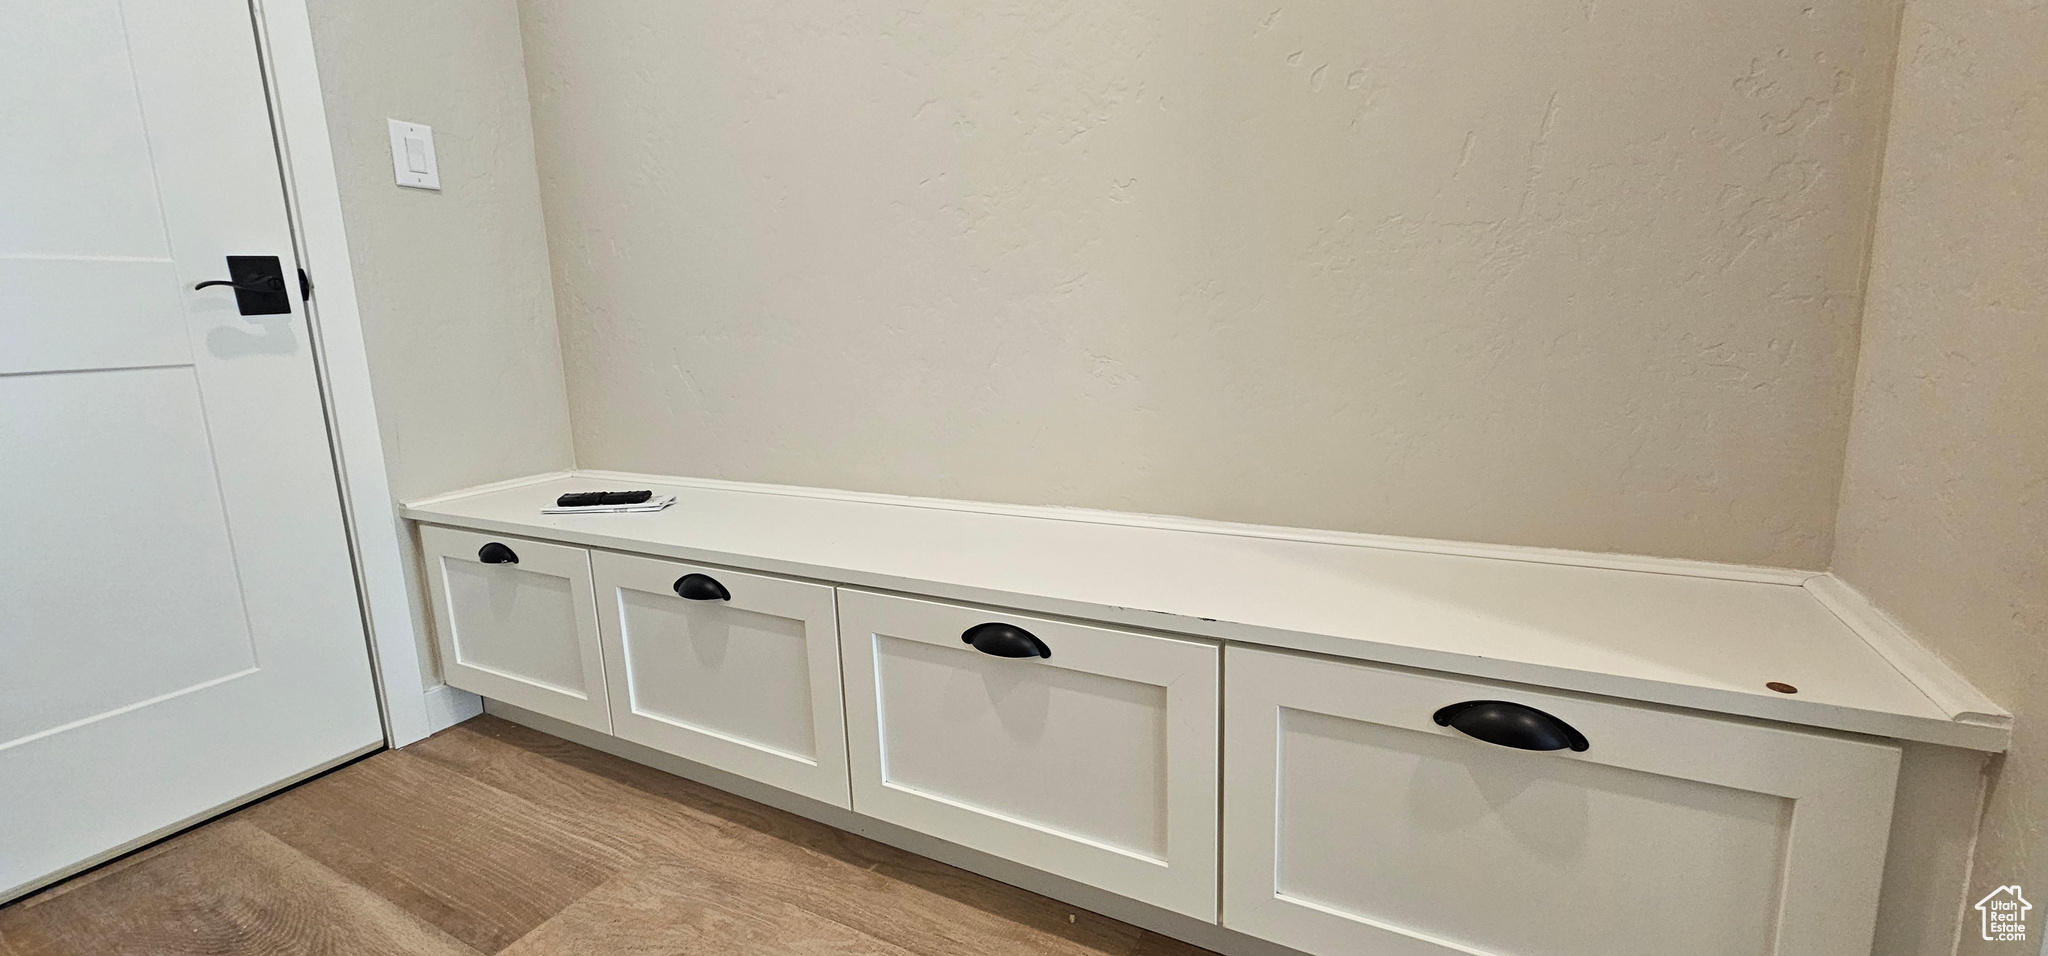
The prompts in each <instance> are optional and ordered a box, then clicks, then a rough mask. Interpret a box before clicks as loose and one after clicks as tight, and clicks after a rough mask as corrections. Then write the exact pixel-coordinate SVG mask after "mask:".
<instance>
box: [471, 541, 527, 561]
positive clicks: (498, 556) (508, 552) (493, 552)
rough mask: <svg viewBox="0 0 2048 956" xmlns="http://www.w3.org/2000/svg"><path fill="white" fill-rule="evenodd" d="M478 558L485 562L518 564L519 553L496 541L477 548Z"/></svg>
mask: <svg viewBox="0 0 2048 956" xmlns="http://www.w3.org/2000/svg"><path fill="white" fill-rule="evenodd" d="M476 559H477V560H478V561H482V562H483V563H485V564H518V563H519V555H517V554H514V553H513V551H512V549H511V548H508V547H505V546H504V545H502V544H499V543H498V542H496V541H493V542H491V543H490V544H487V545H484V546H483V547H481V548H478V549H476Z"/></svg>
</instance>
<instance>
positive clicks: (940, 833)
mask: <svg viewBox="0 0 2048 956" xmlns="http://www.w3.org/2000/svg"><path fill="white" fill-rule="evenodd" d="M839 611H840V633H841V636H842V637H841V639H842V643H843V657H844V663H845V667H846V686H847V688H848V690H847V695H848V696H847V702H846V710H847V721H848V726H847V733H848V742H849V745H850V746H849V750H850V752H851V759H852V765H853V804H854V809H855V810H858V811H860V812H861V813H865V814H867V815H869V816H873V817H877V818H880V819H883V820H888V821H890V822H892V823H897V824H900V825H903V826H906V827H910V828H912V829H915V830H919V831H921V832H924V833H929V834H931V835H933V836H936V837H939V838H941V839H945V840H950V841H952V842H955V843H959V844H962V845H964V846H970V847H973V848H976V849H979V850H984V851H986V852H989V853H993V854H995V855H997V856H1002V857H1006V858H1008V859H1011V860H1015V861H1017V862H1019V863H1023V864H1025V865H1027V866H1033V867H1037V868H1039V869H1042V870H1046V871H1049V872H1053V873H1058V874H1060V875H1062V876H1066V877H1069V878H1072V879H1075V880H1078V881H1080V882H1083V883H1088V884H1090V885H1093V886H1098V887H1101V888H1103V889H1106V890H1110V891H1112V892H1116V893H1121V894H1123V895H1125V896H1129V897H1132V898H1134V899H1138V900H1142V901H1144V902H1147V903H1152V904H1155V905H1158V906H1161V907H1165V908H1167V909H1171V910H1175V911H1177V912H1181V913H1185V914H1187V915H1189V916H1193V917H1196V918H1198V919H1204V920H1210V921H1213V920H1214V919H1215V918H1216V786H1217V762H1216V745H1217V740H1216V738H1217V665H1218V661H1219V657H1220V654H1219V648H1217V647H1216V646H1215V645H1211V644H1204V643H1198V642H1194V641H1183V640H1175V639H1171V638H1163V637H1152V636H1147V635H1142V634H1134V633H1130V632H1127V631H1116V630H1109V629H1106V628H1100V627H1088V626H1083V625H1078V624H1068V623H1063V622H1056V621H1047V620H1042V619H1038V618H1031V617H1025V616H1021V615H1016V614H1009V613H1004V612H997V611H990V610H985V609H981V608H973V607H963V606H960V605H954V604H942V603H938V602H934V601H921V600H913V599H909V598H900V597H892V596H887V595H880V594H872V593H868V592H863V591H855V590H849V589H845V588H842V589H840V592H839ZM991 622H994V623H999V624H1007V625H1010V626H1013V627H1017V628H1022V629H1023V630H1024V631H1026V632H1028V633H1029V634H1030V635H1032V636H1034V637H1035V638H1036V639H1038V640H1039V642H1040V643H1041V644H1042V645H1043V646H1044V647H1045V648H1046V649H1047V650H1048V651H1050V654H1051V656H1050V657H1037V656H1032V657H1020V658H1008V657H998V656H992V655H991V654H989V653H984V652H982V651H979V650H977V649H976V648H975V647H973V646H970V645H968V644H967V643H965V642H963V640H962V634H963V633H964V632H966V631H968V629H970V628H974V627H976V626H977V625H982V624H987V623H991Z"/></svg>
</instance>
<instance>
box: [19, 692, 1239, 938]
mask: <svg viewBox="0 0 2048 956" xmlns="http://www.w3.org/2000/svg"><path fill="white" fill-rule="evenodd" d="M1204 952H1205V951H1203V950H1199V949H1196V948H1194V947H1191V946H1188V945H1186V944H1183V943H1179V942H1176V941H1173V940H1169V939H1166V938H1164V937H1161V936H1156V935H1153V934H1151V933H1147V932H1145V931H1143V930H1140V929H1138V928H1136V927H1133V926H1130V925H1128V924H1125V923H1120V922H1117V921H1115V920H1112V919H1108V918H1106V917H1102V916H1097V915H1095V914H1093V913H1089V912H1086V911H1082V910H1077V909H1074V908H1072V907H1069V906H1067V905H1066V904H1064V903H1059V902H1055V901H1053V900H1050V899H1046V898H1045V897H1042V896H1037V895H1035V894H1032V893H1027V892H1025V891H1023V890H1020V889H1016V888H1015V887H1011V886H1007V885H1004V884H1002V883H997V882H995V881H993V880H988V879H984V878H982V877H979V876H975V875H974V874H971V873H968V872H966V871H963V870H958V869H955V868H953V867H949V866H946V865H944V864H940V863H934V862H931V861H929V860H925V859H923V858H921V857H917V856H913V855H911V854H909V853H905V852H903V851H900V850H896V849H894V848H891V847H887V846H884V845H882V844H879V843H875V842H873V841H870V840H866V839H863V838H861V837H857V836H853V835H851V834H847V833H843V832H841V831H838V830H834V829H832V828H830V827H827V826H824V825H822V824H818V823H813V822H811V821H809V820H805V819H803V818H801V817H797V816H793V815H791V814H787V813H783V812H781V811H778V810H773V809H770V808H768V807H764V806H761V805H760V804H756V803H752V802H750V801H747V800H743V799H740V798H738V797H734V796H731V795H728V794H725V793H722V792H719V791H716V790H712V789H710V788H708V787H703V786H700V785H698V784H694V783H691V782H689V781H686V780H682V779H679V778H676V777H672V776H669V775H667V774H664V773H661V772H660V771H656V770H650V769H647V768H645V767H641V766H639V765H638V764H634V763H629V762H627V761H624V760H620V759H618V758H615V757H611V756H608V755H606V754H602V753H598V752H596V751H594V750H590V749H587V748H584V747H580V746H577V745H575V744H571V743H568V742H566V741H562V740H558V739H556V738H553V737H549V736H546V735H544V734H540V733H537V732H534V731H531V730H527V729H526V728H524V727H520V726H517V725H515V724H510V723H506V722H505V721H501V720H497V719H495V718H491V717H481V718H478V719H476V720H472V721H470V722H468V723H466V724H463V725H461V726H459V727H456V728H453V729H451V730H448V731H444V732H443V733H441V734H439V735H437V736H435V737H433V738H432V739H430V740H426V741H422V742H420V743H418V744H415V745H413V746H411V747H407V748H406V749H404V750H401V751H390V752H386V753H380V754H377V755H375V756H372V757H370V758H368V759H366V760H363V761H360V762H358V763H355V764H353V765H350V766H348V767H345V768H343V769H341V770H337V771H335V772H333V773H331V774H328V775H326V776H324V777H321V778H319V779H317V780H314V781H312V782H310V783H307V784H305V785H303V786H300V787H297V788H294V789H292V790H288V791H286V792H284V793H281V794H278V795H277V796H274V797H271V798H269V799H267V800H264V801H262V802H261V803H258V804H255V805H253V806H250V807H247V808H244V809H242V810H240V811H238V812H236V813H234V814H231V815H229V816H226V817H223V818H221V819H219V820H216V821H214V822H212V823H209V824H207V825H205V826H203V827H200V828H198V829H195V830H192V831H190V832H188V833H185V834H183V835H180V836H178V837H175V838H173V839H171V840H167V841H165V842H163V843H161V844H158V845H157V846H154V847H151V848H149V849H147V850H144V851H141V852H139V853H136V854H134V855H131V856H129V857H126V858H124V859H121V860H118V861H116V862H114V863H110V864H108V865H106V866H104V867H101V868H99V869H97V870H94V871H92V872H89V873H86V874H83V875H81V876H78V877H76V878H73V879H72V880H70V881H67V882H65V883H62V884H59V885H58V886H55V887H53V888H51V889H48V890H45V891H43V892H42V893H40V894H38V895H36V896H32V897H29V898H27V899H25V900H21V901H19V902H16V903H13V904H11V905H9V906H6V907H4V908H0V956H72V954H76V956H145V954H146V956H180V954H208V956H216V954H236V956H239V954H252V956H253V954H261V956H281V954H300V953H305V954H315V953H319V954H344V953H346V954H357V953H407V954H413V953H420V954H429V956H477V954H493V953H504V954H506V956H538V954H549V953H562V954H570V953H573V954H577V956H609V954H618V956H655V954H704V956H745V954H754V953H762V954H766V953H776V954H784V953H789V954H817V956H826V954H856V953H861V954H868V953H872V954H881V956H963V954H988V956H1004V954H1013V953H1014V954H1026V953H1029V954H1047V956H1201V954H1203V953H1204Z"/></svg>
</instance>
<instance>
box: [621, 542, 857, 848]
mask: <svg viewBox="0 0 2048 956" xmlns="http://www.w3.org/2000/svg"><path fill="white" fill-rule="evenodd" d="M591 561H592V565H593V567H594V569H595V571H596V577H597V596H598V600H597V607H598V623H599V626H600V628H601V629H602V631H603V634H604V651H605V662H606V668H605V670H606V674H607V676H608V678H609V682H610V686H611V701H612V732H613V733H614V734H617V735H618V736H620V737H623V738H625V739H627V740H631V741H633V742H635V743H640V744H645V745H647V746H649V747H653V748H655V749H656V750H661V751H665V752H667V753H672V754H675V755H676V756H678V757H683V758H686V759H689V760H695V761H697V762H699V763H702V764H707V765H709V766H712V767H716V768H718V769H720V770H724V771H727V772H730V773H735V774H738V775H740V776H742V777H746V778H749V779H752V780H758V781H760V782H762V783H766V784H770V785H772V786H776V787H781V788H782V789H784V790H788V791H791V792H794V793H800V794H803V795H804V796H807V797H810V798H812V799H815V800H822V801H824V802H826V803H830V804H832V805H834V806H838V807H842V808H844V807H847V806H849V805H850V804H849V802H848V796H847V782H846V731H845V718H844V710H843V708H842V707H841V705H840V701H839V637H838V630H837V628H836V626H835V623H834V615H833V604H832V589H831V588H830V587H828V586H825V585H822V584H807V583H804V582H802V581H791V580H788V579H786V578H776V577H767V576H764V575H758V574H744V573H741V572H738V571H731V570H727V569H725V568H713V567H701V566H697V565H690V564H681V563H677V562H674V561H664V560H660V559H656V558H644V557H637V556H634V555H626V554H613V553H610V552H605V551H598V552H594V553H593V554H592V555H591Z"/></svg>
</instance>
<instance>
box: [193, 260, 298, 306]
mask: <svg viewBox="0 0 2048 956" xmlns="http://www.w3.org/2000/svg"><path fill="white" fill-rule="evenodd" d="M227 259H228V276H229V278H226V279H208V280H206V281H205V282H201V283H199V284H198V285H195V286H193V287H192V288H193V289H195V290H196V289H209V288H212V287H214V286H227V287H228V288H230V289H233V290H235V308H237V309H239V310H240V311H241V313H242V314H243V315H284V314H287V313H289V312H291V310H292V296H291V293H290V292H289V291H287V290H286V288H285V282H284V264H283V263H281V262H279V261H278V259H277V257H276V256H229V257H227Z"/></svg>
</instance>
